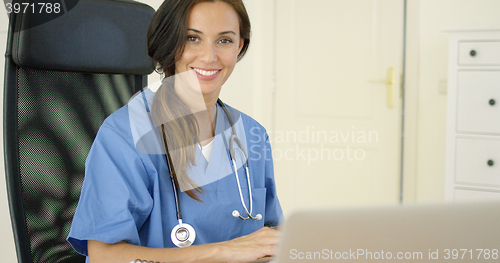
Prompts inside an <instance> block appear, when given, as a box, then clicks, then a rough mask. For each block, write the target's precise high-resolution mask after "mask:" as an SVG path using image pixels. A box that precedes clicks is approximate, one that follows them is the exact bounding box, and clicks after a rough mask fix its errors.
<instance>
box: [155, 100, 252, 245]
mask: <svg viewBox="0 0 500 263" xmlns="http://www.w3.org/2000/svg"><path fill="white" fill-rule="evenodd" d="M217 103H218V104H219V105H220V106H221V108H222V110H223V111H224V114H225V115H226V117H227V119H228V121H229V124H230V125H231V131H232V135H231V137H230V139H229V155H230V162H231V163H232V168H233V171H234V175H235V177H236V183H237V184H238V191H239V194H240V200H241V204H242V205H243V208H244V209H245V213H246V214H247V217H243V216H241V215H240V213H239V212H238V210H234V211H233V212H232V215H233V216H234V217H239V218H241V219H243V220H248V219H253V220H261V219H262V215H261V214H256V215H255V216H252V208H253V202H252V187H251V185H250V173H249V170H248V156H247V154H246V151H245V148H244V147H243V144H242V143H241V141H240V139H239V138H238V136H237V135H236V128H235V125H234V121H233V118H232V117H231V114H230V113H229V110H228V109H227V107H226V105H224V103H222V101H221V100H220V99H218V100H217ZM161 128H162V134H163V142H164V143H165V152H166V154H165V159H166V161H167V167H168V170H169V171H170V179H171V181H172V188H173V191H174V198H175V209H176V214H177V221H178V222H179V224H178V225H176V226H175V227H174V228H173V229H172V232H171V234H170V238H171V240H172V243H174V245H176V246H177V247H188V246H190V245H191V244H193V242H194V240H195V238H196V231H195V230H194V228H193V227H192V226H191V225H189V224H186V223H183V222H182V214H181V207H180V204H179V196H178V190H177V187H176V184H175V181H174V175H175V170H174V166H173V165H172V158H171V156H170V152H169V151H168V146H167V138H166V134H165V128H164V126H163V124H162V125H161ZM234 143H236V145H237V146H238V147H239V148H240V149H241V152H242V153H243V155H244V157H245V165H244V166H245V174H246V178H247V184H248V195H249V198H250V210H248V209H247V206H246V205H245V201H244V200H243V193H242V192H241V185H240V179H239V178H238V169H237V167H236V153H235V150H234V149H233V144H234Z"/></svg>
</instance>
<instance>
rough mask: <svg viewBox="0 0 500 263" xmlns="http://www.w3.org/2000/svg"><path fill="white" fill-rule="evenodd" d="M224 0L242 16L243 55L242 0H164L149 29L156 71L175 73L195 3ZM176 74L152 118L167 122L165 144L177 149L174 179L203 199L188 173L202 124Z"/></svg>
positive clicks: (245, 23)
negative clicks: (180, 94)
mask: <svg viewBox="0 0 500 263" xmlns="http://www.w3.org/2000/svg"><path fill="white" fill-rule="evenodd" d="M216 1H221V2H224V3H227V4H229V5H231V6H232V7H233V8H234V10H235V11H236V13H237V14H238V16H239V28H240V38H241V39H243V47H242V49H241V51H240V53H239V54H238V61H239V60H241V58H243V56H244V55H245V53H246V52H247V50H248V46H249V44H250V32H251V26H250V18H249V17H248V13H247V11H246V9H245V6H244V4H243V1H242V0H165V1H164V2H163V4H162V5H161V6H160V8H158V10H157V12H156V14H155V16H154V17H153V20H152V21H151V24H150V26H149V29H148V54H149V56H150V57H151V58H153V60H154V61H155V62H156V63H157V66H156V71H157V72H159V73H164V74H165V77H166V78H168V77H170V76H173V75H174V74H175V63H176V62H177V61H178V60H179V59H180V57H181V56H182V54H183V53H184V47H185V45H186V41H187V31H188V30H187V24H188V16H189V12H190V11H191V9H192V8H193V7H194V5H196V4H198V3H201V2H216ZM174 87H175V85H174V78H173V77H172V78H168V80H167V81H163V83H162V87H160V89H158V91H157V92H156V95H155V96H154V99H153V105H152V109H151V113H152V117H153V121H154V122H155V125H156V126H157V127H159V130H160V133H162V132H163V131H162V128H161V126H162V125H163V126H164V132H165V136H166V138H167V139H166V141H167V142H164V143H165V146H166V145H168V150H169V151H172V150H176V152H178V153H179V154H175V155H172V156H171V158H172V163H173V165H174V167H175V173H176V175H175V177H174V181H175V182H176V184H177V185H178V187H179V188H181V189H182V190H184V191H186V193H187V194H188V195H189V196H190V197H191V198H193V199H195V200H198V201H200V199H199V198H198V196H197V193H202V189H201V188H200V187H199V186H197V185H196V184H195V183H194V182H193V181H192V180H191V179H190V178H189V177H188V175H187V167H188V165H189V164H190V163H191V164H193V165H194V164H195V160H196V158H195V153H196V144H197V143H199V141H198V135H199V127H198V123H197V121H196V119H195V117H194V115H193V114H192V113H191V112H190V110H189V109H188V107H187V106H186V105H185V104H184V103H183V102H182V101H181V99H180V98H179V97H178V96H177V94H176V93H175V91H174Z"/></svg>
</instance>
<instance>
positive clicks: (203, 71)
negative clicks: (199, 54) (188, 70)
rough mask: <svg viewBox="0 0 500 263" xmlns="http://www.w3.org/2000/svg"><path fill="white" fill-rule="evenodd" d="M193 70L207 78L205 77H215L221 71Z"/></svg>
mask: <svg viewBox="0 0 500 263" xmlns="http://www.w3.org/2000/svg"><path fill="white" fill-rule="evenodd" d="M193 70H194V71H196V73H198V74H200V75H202V76H205V77H210V76H213V75H215V74H217V72H219V70H203V69H199V68H193Z"/></svg>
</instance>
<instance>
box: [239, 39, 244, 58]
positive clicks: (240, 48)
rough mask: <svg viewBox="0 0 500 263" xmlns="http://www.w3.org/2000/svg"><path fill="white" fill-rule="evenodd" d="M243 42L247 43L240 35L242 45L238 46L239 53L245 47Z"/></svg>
mask: <svg viewBox="0 0 500 263" xmlns="http://www.w3.org/2000/svg"><path fill="white" fill-rule="evenodd" d="M243 43H245V39H244V38H241V37H240V46H239V47H238V54H240V52H241V50H242V49H243Z"/></svg>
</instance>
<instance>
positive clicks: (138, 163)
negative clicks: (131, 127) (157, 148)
mask: <svg viewBox="0 0 500 263" xmlns="http://www.w3.org/2000/svg"><path fill="white" fill-rule="evenodd" d="M123 134H125V135H126V133H124V132H122V133H121V134H120V133H118V132H117V131H116V127H110V126H108V125H106V122H105V124H104V125H103V126H102V127H101V128H100V130H99V132H98V133H97V136H96V139H95V140H94V143H93V145H92V147H91V150H90V152H89V154H88V157H87V160H86V164H85V178H84V182H83V186H82V191H81V195H80V200H79V203H78V206H77V209H76V212H75V215H74V217H73V223H72V225H71V230H70V233H69V235H68V239H67V240H68V242H69V243H70V244H71V245H72V246H73V248H74V249H75V250H76V251H77V252H78V253H80V254H83V255H86V256H87V255H88V253H87V240H99V241H101V242H105V243H110V244H114V243H117V242H120V241H126V242H127V243H130V244H136V245H139V244H140V243H141V240H140V238H139V229H140V228H141V226H142V225H143V224H144V222H145V221H146V220H147V218H148V216H149V214H150V213H151V209H152V206H153V200H152V197H151V194H150V190H151V189H149V188H150V187H149V185H150V184H149V180H148V175H147V171H146V169H145V166H144V164H143V161H142V159H141V157H140V155H139V153H138V151H136V149H135V147H134V144H133V142H132V139H127V136H124V135H123ZM130 137H131V136H130Z"/></svg>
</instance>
